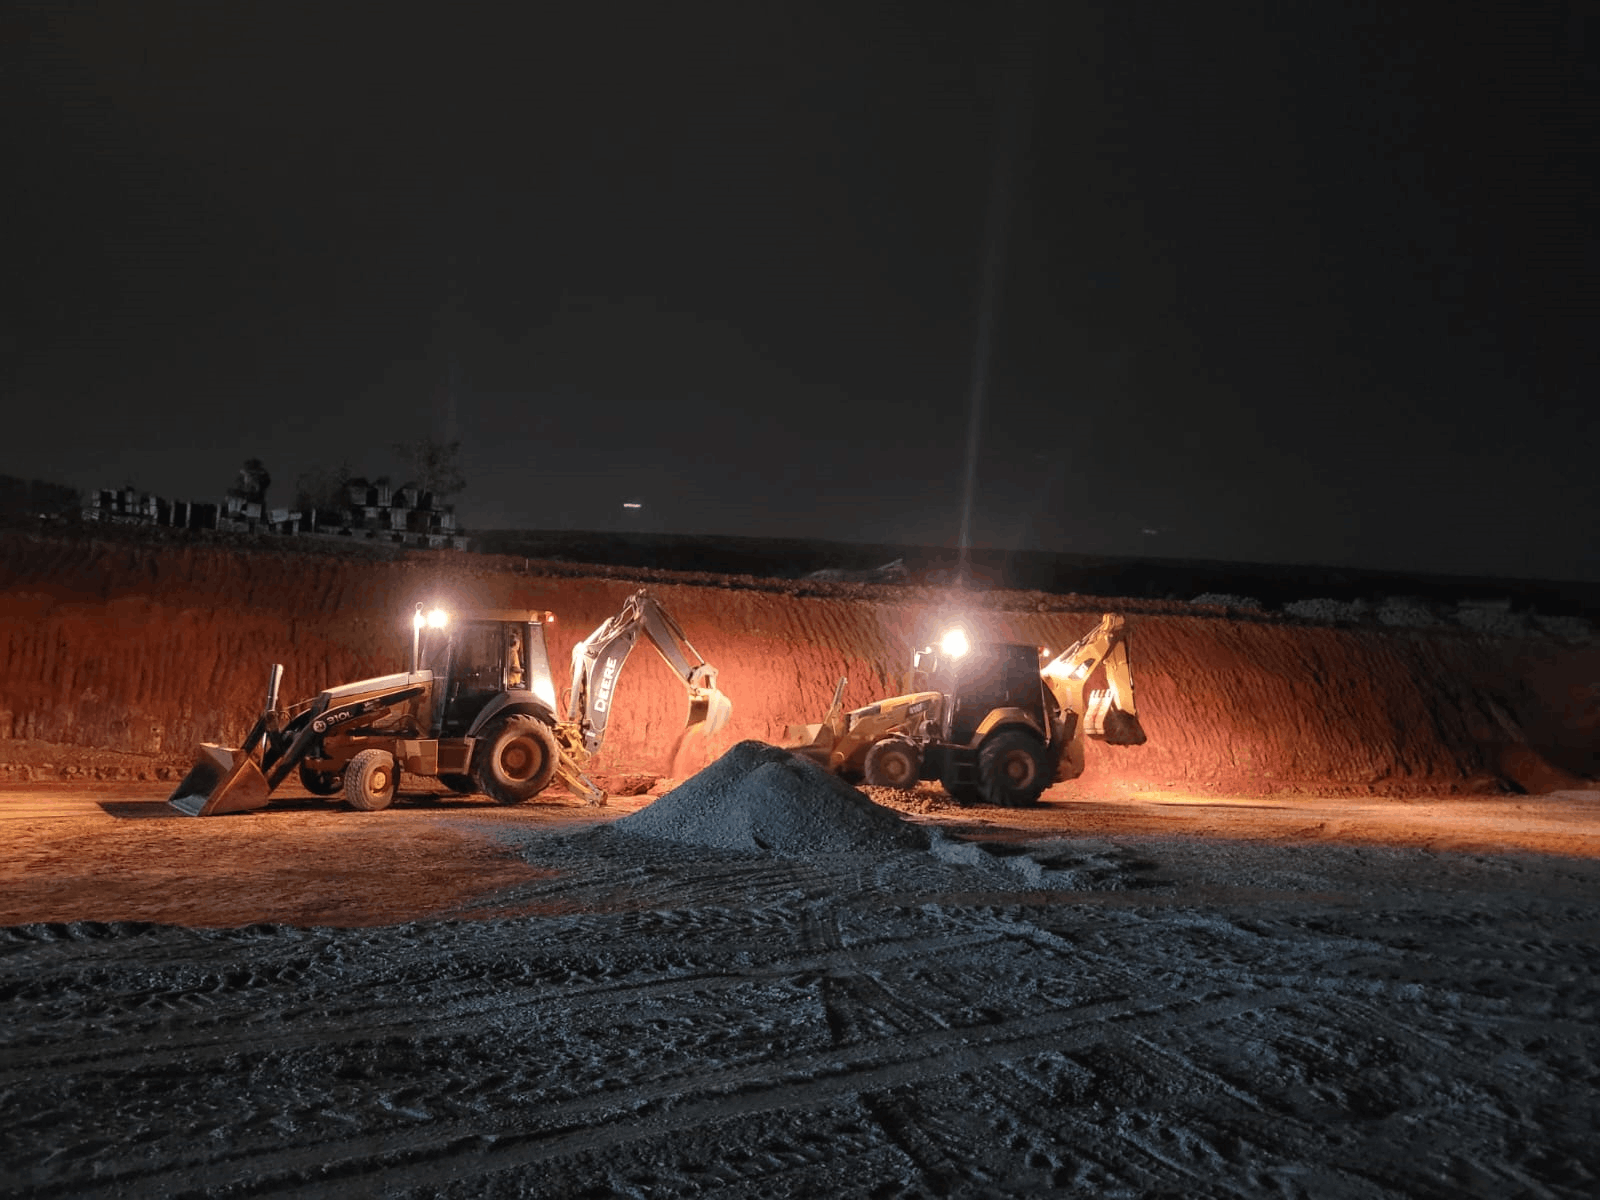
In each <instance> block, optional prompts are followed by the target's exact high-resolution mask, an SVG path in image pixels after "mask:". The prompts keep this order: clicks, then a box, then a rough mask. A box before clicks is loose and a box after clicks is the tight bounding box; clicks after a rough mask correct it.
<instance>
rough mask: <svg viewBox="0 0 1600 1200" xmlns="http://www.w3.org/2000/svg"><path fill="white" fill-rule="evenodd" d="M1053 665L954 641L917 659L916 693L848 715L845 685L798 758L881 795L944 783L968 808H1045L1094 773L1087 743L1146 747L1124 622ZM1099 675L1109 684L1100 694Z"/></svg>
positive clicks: (1094, 633)
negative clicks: (982, 804)
mask: <svg viewBox="0 0 1600 1200" xmlns="http://www.w3.org/2000/svg"><path fill="white" fill-rule="evenodd" d="M1041 657H1043V655H1042V654H1041V652H1040V651H1039V649H1038V648H1037V647H1034V646H1026V645H1018V644H1012V643H993V644H988V645H979V646H971V645H968V643H967V640H966V638H965V636H964V635H963V634H962V633H961V632H960V631H959V630H955V631H952V633H951V634H949V635H947V636H946V637H945V638H944V639H943V641H942V642H941V643H940V649H939V651H938V652H935V651H934V650H933V649H931V648H930V649H926V650H922V651H920V652H918V653H917V654H916V655H915V657H914V659H913V663H912V671H911V680H912V687H913V689H914V690H912V691H910V692H908V693H906V694H905V695H901V696H892V697H890V698H889V699H887V700H879V701H878V702H877V703H875V704H869V705H866V706H865V707H863V708H857V709H854V710H852V711H850V712H845V711H843V710H842V708H841V701H842V699H843V697H844V689H845V684H846V682H847V681H846V680H844V679H841V680H839V686H838V687H837V688H836V689H835V691H834V694H833V703H832V705H831V706H830V707H829V709H828V713H827V715H826V716H825V717H824V718H823V719H822V720H821V721H820V722H817V723H815V724H811V725H791V726H789V729H788V736H789V742H790V744H789V746H788V749H790V750H793V751H795V752H796V753H798V754H802V755H805V756H806V757H808V758H810V759H812V760H814V761H815V762H817V763H819V764H821V765H822V766H825V767H827V768H828V769H829V770H831V771H834V772H835V773H837V774H839V775H842V776H844V777H845V778H846V779H849V780H851V781H852V782H861V783H866V784H867V785H869V786H873V787H894V788H910V787H914V786H915V785H916V783H917V781H918V780H923V779H937V780H938V781H939V782H940V783H941V784H942V785H943V786H944V789H945V790H946V791H947V792H949V793H950V794H951V795H952V796H954V797H956V798H957V799H959V800H966V801H974V800H982V801H986V802H987V803H990V804H1003V805H1011V806H1020V805H1028V804H1033V803H1035V802H1036V801H1037V800H1038V799H1039V795H1040V793H1042V792H1043V791H1044V789H1045V788H1046V787H1048V786H1049V785H1050V784H1051V783H1052V782H1055V781H1057V780H1061V779H1072V778H1075V777H1077V776H1078V775H1080V774H1082V773H1083V767H1084V757H1083V746H1084V739H1085V738H1093V739H1096V740H1100V741H1105V742H1108V743H1110V744H1112V745H1122V746H1131V745H1139V744H1142V743H1143V742H1144V740H1145V734H1144V729H1143V727H1142V726H1141V725H1140V724H1139V717H1138V714H1137V711H1136V710H1135V707H1134V700H1133V670H1132V667H1131V666H1130V665H1129V661H1128V631H1127V625H1126V622H1125V621H1124V620H1123V618H1122V617H1120V616H1117V615H1116V614H1114V613H1106V614H1105V615H1104V616H1102V617H1101V619H1100V623H1099V624H1098V625H1096V626H1095V627H1094V628H1093V629H1091V630H1090V631H1089V632H1088V633H1087V634H1085V635H1084V636H1083V637H1082V638H1080V639H1079V640H1078V641H1077V642H1075V643H1073V644H1072V645H1071V646H1069V647H1068V648H1067V649H1066V650H1064V651H1062V652H1061V653H1060V654H1058V655H1057V656H1056V657H1055V658H1054V659H1052V660H1051V661H1050V662H1049V663H1047V664H1046V665H1044V666H1042V667H1041V666H1040V665H1039V660H1040V658H1041ZM1097 668H1099V669H1102V670H1103V672H1104V677H1105V681H1106V686H1105V687H1104V688H1102V689H1099V690H1096V691H1092V692H1091V691H1088V690H1087V689H1088V684H1089V682H1090V678H1091V676H1093V674H1094V672H1095V671H1096V669H1097Z"/></svg>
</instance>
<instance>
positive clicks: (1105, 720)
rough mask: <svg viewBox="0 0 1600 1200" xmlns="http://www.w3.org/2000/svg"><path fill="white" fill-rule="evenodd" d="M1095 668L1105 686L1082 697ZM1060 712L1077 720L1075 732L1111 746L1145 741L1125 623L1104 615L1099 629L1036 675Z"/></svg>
mask: <svg viewBox="0 0 1600 1200" xmlns="http://www.w3.org/2000/svg"><path fill="white" fill-rule="evenodd" d="M1096 667H1104V668H1105V674H1106V686H1105V687H1104V688H1102V689H1099V690H1096V691H1093V692H1090V693H1089V694H1088V695H1087V696H1085V695H1084V692H1085V690H1086V689H1087V687H1088V684H1089V679H1090V677H1091V676H1092V675H1093V674H1094V671H1095V668H1096ZM1039 674H1040V676H1041V677H1042V678H1043V679H1044V682H1045V686H1046V687H1048V688H1049V689H1050V692H1051V694H1052V695H1053V696H1054V697H1055V699H1056V703H1057V704H1059V705H1060V706H1061V708H1062V710H1063V711H1067V712H1074V713H1079V714H1081V725H1080V730H1081V732H1082V734H1083V735H1084V736H1085V737H1092V738H1098V739H1100V740H1102V741H1106V742H1110V743H1111V744H1112V745H1114V746H1137V745H1142V744H1143V743H1144V741H1145V734H1144V729H1143V727H1142V726H1140V724H1139V714H1138V709H1137V708H1136V707H1135V706H1134V700H1133V668H1132V667H1131V666H1130V665H1129V663H1128V629H1127V622H1126V621H1125V620H1124V619H1123V618H1122V617H1121V616H1119V615H1117V614H1116V613H1106V614H1105V615H1104V616H1103V617H1101V618H1100V623H1099V624H1098V625H1096V626H1095V627H1094V628H1093V629H1091V630H1090V631H1089V632H1088V633H1086V634H1084V635H1083V637H1081V638H1079V639H1078V640H1077V641H1076V642H1074V643H1073V644H1072V645H1070V646H1068V647H1067V648H1066V649H1065V650H1063V651H1062V652H1061V653H1060V654H1058V655H1056V657H1055V658H1053V659H1051V660H1050V661H1049V662H1048V663H1046V664H1045V665H1044V666H1043V667H1041V668H1040V669H1039Z"/></svg>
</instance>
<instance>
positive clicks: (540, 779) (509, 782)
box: [476, 713, 561, 804]
mask: <svg viewBox="0 0 1600 1200" xmlns="http://www.w3.org/2000/svg"><path fill="white" fill-rule="evenodd" d="M482 741H483V743H484V746H483V750H482V752H481V753H480V755H479V758H478V769H477V772H476V775H477V779H478V786H479V787H480V788H481V789H482V790H483V791H484V792H485V793H487V794H488V795H489V797H490V798H491V799H493V800H495V801H496V802H498V803H500V804H521V803H522V802H523V801H524V800H529V799H532V798H533V797H534V796H537V795H538V794H539V793H540V792H542V791H544V789H545V786H546V785H547V784H548V783H549V782H550V781H551V780H552V779H553V778H555V774H556V763H557V762H558V761H559V759H560V756H561V748H560V747H559V746H557V745H556V735H555V734H554V733H552V732H551V731H550V727H549V726H548V725H546V724H545V723H544V722H543V721H540V720H539V719H538V718H537V717H530V716H528V715H527V714H525V713H519V714H517V715H516V716H511V717H507V718H506V719H505V720H504V721H501V722H499V723H498V724H497V725H495V726H494V727H493V728H492V729H491V730H490V731H489V733H488V736H487V737H485V738H483V739H482Z"/></svg>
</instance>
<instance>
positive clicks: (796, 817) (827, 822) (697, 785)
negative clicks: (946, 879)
mask: <svg viewBox="0 0 1600 1200" xmlns="http://www.w3.org/2000/svg"><path fill="white" fill-rule="evenodd" d="M610 828H611V829H613V830H615V831H617V832H618V833H624V834H630V835H634V836H638V837H649V838H661V839H665V840H667V841H673V842H680V843H683V844H686V845H692V846H704V847H707V848H708V849H715V850H734V851H747V852H748V851H753V852H763V851H764V852H766V853H769V854H777V855H782V856H784V857H786V858H807V857H810V856H812V855H817V854H882V853H893V852H895V851H901V850H926V849H928V836H927V834H926V833H924V832H923V831H922V830H921V829H919V828H918V827H917V826H915V825H912V824H910V823H909V822H907V821H905V820H903V819H902V818H901V816H900V815H899V814H898V813H896V812H895V811H894V810H893V809H888V808H884V807H882V806H881V805H877V804H874V803H873V802H872V801H871V800H868V799H867V798H866V797H865V796H863V795H862V794H861V793H860V792H858V791H857V790H856V789H855V788H853V787H851V786H850V785H849V784H848V783H846V782H845V781H844V780H842V779H840V778H838V777H837V776H835V775H831V774H829V773H828V772H827V771H825V770H823V769H822V768H821V767H819V766H817V765H816V764H815V763H813V762H810V761H809V760H807V759H804V758H801V757H800V756H798V755H796V754H791V753H790V752H789V751H787V750H783V749H780V748H779V747H777V746H769V745H768V744H767V743H765V742H758V741H744V742H740V743H739V744H738V745H736V746H734V747H733V748H732V749H731V750H729V751H728V752H727V753H726V754H724V755H723V756H722V757H721V758H719V759H717V761H716V762H714V763H712V764H711V765H710V766H709V767H707V768H706V769H705V770H703V771H701V772H700V773H699V774H698V775H695V776H693V777H691V778H689V779H686V780H685V781H684V782H683V783H681V784H679V785H678V786H677V787H675V788H673V789H672V791H670V792H668V793H666V795H664V796H662V797H661V798H660V799H659V800H657V801H655V803H653V804H651V805H650V806H649V807H648V808H641V809H640V810H639V811H638V812H636V813H632V814H630V815H629V816H626V817H623V818H622V819H621V820H619V821H617V822H615V823H614V824H613V825H611V826H610Z"/></svg>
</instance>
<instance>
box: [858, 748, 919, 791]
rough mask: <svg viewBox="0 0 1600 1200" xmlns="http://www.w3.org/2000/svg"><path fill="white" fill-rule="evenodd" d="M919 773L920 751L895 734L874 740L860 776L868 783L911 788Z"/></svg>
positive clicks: (915, 783)
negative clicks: (878, 740) (877, 740)
mask: <svg viewBox="0 0 1600 1200" xmlns="http://www.w3.org/2000/svg"><path fill="white" fill-rule="evenodd" d="M921 773H922V754H921V752H920V751H918V749H917V748H916V746H915V745H914V744H912V743H911V742H908V741H907V740H906V739H905V738H898V737H891V738H884V739H883V741H881V742H876V743H874V744H873V746H872V748H871V749H869V750H868V751H867V758H866V762H865V763H864V764H863V766H862V778H863V781H864V782H865V783H866V784H867V786H868V787H889V788H901V789H906V788H914V787H916V786H917V779H918V777H919V776H920V775H921Z"/></svg>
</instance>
